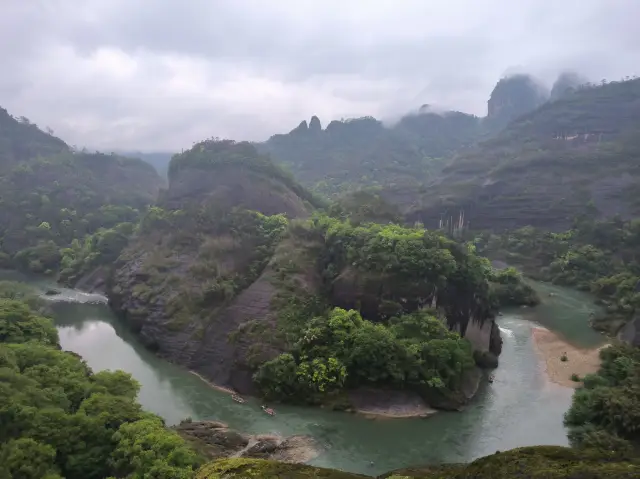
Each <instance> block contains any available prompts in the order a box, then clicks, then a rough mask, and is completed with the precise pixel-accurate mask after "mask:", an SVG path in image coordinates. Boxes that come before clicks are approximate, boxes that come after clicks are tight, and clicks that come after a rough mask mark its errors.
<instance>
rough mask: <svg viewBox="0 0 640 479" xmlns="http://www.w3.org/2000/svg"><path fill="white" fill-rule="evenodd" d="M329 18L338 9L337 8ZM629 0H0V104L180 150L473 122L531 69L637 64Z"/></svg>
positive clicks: (84, 132) (99, 136)
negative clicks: (301, 131) (303, 130)
mask: <svg viewBox="0 0 640 479" xmlns="http://www.w3.org/2000/svg"><path fill="white" fill-rule="evenodd" d="M337 12H340V15H337V14H336V13H337ZM639 16H640V3H638V2H636V1H635V0H618V1H616V2H608V1H605V0H581V1H577V0H567V1H564V2H552V1H547V0H544V1H541V0H522V1H520V2H509V1H507V0H483V1H477V2H468V1H462V0H453V1H447V2H445V1H434V2H424V1H418V0H406V1H404V2H402V3H398V2H392V1H386V0H380V1H376V2H365V1H356V0H354V1H350V2H338V1H334V0H325V1H323V2H313V1H310V0H309V1H296V2H293V1H273V2H268V4H267V3H265V2H262V1H258V0H253V1H252V0H237V1H233V2H229V1H226V0H217V1H212V0H206V1H205V0H192V1H190V2H178V1H175V0H164V1H163V2H156V1H152V0H139V1H136V2H129V1H125V0H88V1H86V2H76V1H72V0H55V1H50V2H25V1H24V0H3V2H2V15H0V61H1V64H2V66H3V75H2V77H1V78H0V105H2V106H3V107H5V108H7V109H8V110H9V111H10V112H12V113H15V114H19V115H25V116H26V117H28V118H29V119H30V120H31V121H33V122H35V123H37V124H38V125H40V126H42V127H45V126H48V127H50V128H52V129H53V130H54V131H55V132H56V134H57V135H59V136H61V137H63V138H65V139H66V140H67V141H68V142H69V143H71V144H74V143H75V144H78V145H79V146H85V145H86V146H87V147H89V148H98V149H105V150H109V149H112V148H126V149H132V150H141V151H161V150H172V151H179V150H180V149H182V148H188V147H189V146H191V144H192V143H193V142H194V141H199V140H201V139H202V138H205V137H209V136H218V137H230V138H235V139H248V140H255V141H262V140H265V139H267V138H268V137H269V136H270V135H272V134H274V133H278V132H284V131H289V130H290V129H291V128H292V127H293V126H295V125H296V124H298V123H299V121H300V119H302V118H310V117H311V116H312V115H318V116H319V117H320V118H321V119H322V120H323V122H327V123H328V122H329V121H330V120H332V119H340V118H343V117H345V118H346V117H359V116H363V115H373V116H375V117H376V118H380V119H385V118H397V117H398V115H399V114H401V113H404V112H408V111H412V110H413V111H415V109H416V108H418V107H419V106H420V105H423V104H432V105H437V106H438V108H442V109H454V110H458V111H463V112H467V113H471V114H476V115H479V116H484V115H486V113H487V103H486V102H487V92H490V91H491V90H492V89H493V87H494V85H495V84H496V82H497V81H498V80H499V79H500V78H501V77H503V76H504V75H505V74H507V73H512V72H522V71H526V72H527V73H530V74H532V75H534V76H535V77H536V78H537V79H539V80H540V81H541V82H543V83H545V84H546V86H547V88H549V89H550V88H551V86H552V84H553V82H554V81H555V79H556V78H557V76H558V74H559V73H561V72H562V71H565V70H570V71H575V72H576V73H578V74H580V75H582V76H584V77H586V78H588V79H590V80H591V81H595V82H599V81H600V79H602V78H607V79H610V80H614V79H620V78H621V77H623V76H626V75H633V74H634V73H638V71H634V70H637V69H638V68H640V67H638V64H637V59H638V58H640V33H639V32H638V29H637V25H636V19H637V18H638V17H639Z"/></svg>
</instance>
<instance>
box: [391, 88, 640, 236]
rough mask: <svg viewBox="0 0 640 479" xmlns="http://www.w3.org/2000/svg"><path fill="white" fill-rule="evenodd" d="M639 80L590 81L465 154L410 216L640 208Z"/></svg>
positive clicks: (473, 220) (538, 223)
mask: <svg viewBox="0 0 640 479" xmlns="http://www.w3.org/2000/svg"><path fill="white" fill-rule="evenodd" d="M638 131H640V79H638V80H629V81H623V82H612V83H609V84H605V85H601V86H597V87H595V86H592V87H583V88H579V89H576V90H575V91H573V92H569V93H568V94H566V95H565V96H564V97H562V98H560V99H558V100H556V101H554V102H550V103H546V104H544V105H543V106H541V107H540V108H538V109H537V110H535V111H533V112H531V113H529V114H527V115H525V116H522V117H520V118H519V119H517V120H515V121H514V122H512V123H511V124H509V126H508V127H507V128H506V129H505V130H504V131H502V132H501V133H499V134H498V135H497V136H496V137H495V138H493V139H489V140H487V141H485V142H483V143H480V144H479V145H477V146H476V147H474V148H471V149H469V150H467V151H465V152H463V153H460V154H458V155H457V156H456V157H454V158H453V160H452V161H451V162H450V163H449V164H447V165H446V166H445V167H444V168H443V170H442V177H441V178H440V179H439V180H438V181H437V182H435V183H434V184H432V185H430V186H429V187H428V188H425V190H424V191H422V192H420V191H417V190H414V192H413V194H411V193H408V192H407V191H394V190H393V188H390V189H389V191H388V192H387V194H386V196H387V197H388V198H390V199H391V200H393V199H394V198H397V199H398V200H400V199H403V201H404V202H405V203H407V200H406V199H405V198H407V197H409V198H411V201H412V202H413V205H410V206H408V207H406V208H405V210H404V211H405V212H406V215H407V217H408V218H409V219H412V220H415V219H420V220H422V221H424V223H425V224H427V225H435V224H437V222H438V221H439V219H440V218H441V217H442V216H446V217H448V216H453V217H457V216H458V213H459V212H460V211H461V210H462V211H464V213H465V218H466V219H467V220H468V221H469V222H470V226H471V227H472V228H475V229H491V230H504V229H513V228H516V227H520V226H527V225H531V226H535V227H543V228H547V229H553V230H558V229H564V228H567V227H569V226H570V225H571V222H572V220H573V218H575V217H576V216H579V215H581V214H583V213H585V212H586V211H587V206H588V205H590V204H592V205H593V206H595V208H596V211H597V213H598V214H599V215H601V216H603V217H612V216H614V215H615V214H620V215H621V216H622V217H623V218H631V217H633V216H635V215H637V214H638V213H639V212H640V211H639V203H638V196H637V194H636V193H635V192H636V191H637V190H638V188H637V187H638V177H639V174H640V170H639V169H638V157H639V156H640V142H639V140H638V138H640V136H639V135H638Z"/></svg>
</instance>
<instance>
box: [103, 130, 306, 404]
mask: <svg viewBox="0 0 640 479" xmlns="http://www.w3.org/2000/svg"><path fill="white" fill-rule="evenodd" d="M247 155H249V156H247ZM250 155H253V157H252V156H250ZM177 162H178V164H177V165H176V164H174V163H172V165H171V168H170V173H169V178H170V184H169V188H168V190H167V191H166V192H165V193H164V194H163V195H162V197H161V199H160V201H159V203H158V207H156V208H155V209H153V210H152V211H151V212H150V215H149V216H148V217H147V218H145V220H144V221H143V224H142V226H141V231H140V233H139V235H138V236H137V238H135V239H134V240H133V241H132V242H131V244H130V245H129V247H128V248H127V249H125V251H124V252H123V254H122V255H121V257H120V258H119V260H118V262H117V263H116V265H115V270H114V273H113V275H112V277H111V278H110V280H109V282H108V285H107V289H108V295H109V299H110V304H111V306H112V308H113V309H114V310H115V311H116V312H117V313H118V314H119V315H121V316H122V317H123V318H124V319H125V320H126V321H127V322H128V323H129V324H130V326H131V327H132V328H133V329H134V330H135V331H136V332H137V333H138V334H139V336H140V338H141V340H142V341H143V342H144V343H145V344H146V345H147V346H148V347H150V348H151V349H153V350H155V351H156V352H157V353H158V354H160V355H161V356H163V357H166V358H167V359H169V360H172V361H175V362H177V363H180V364H183V365H185V366H187V367H189V368H191V369H194V370H196V371H198V372H200V373H202V374H203V375H204V376H206V377H207V378H208V379H210V380H213V381H214V382H216V383H219V384H224V385H228V386H231V387H234V388H236V389H237V390H238V391H240V392H243V393H246V392H251V390H252V382H251V368H250V367H249V365H248V364H249V363H250V362H251V360H257V359H261V360H263V361H264V360H267V359H270V358H271V357H272V356H273V355H274V354H277V352H278V351H271V350H270V349H268V348H265V349H264V350H261V351H257V350H256V348H255V344H253V343H250V342H246V341H245V342H243V341H242V335H241V334H239V333H238V330H239V328H241V327H242V326H246V325H247V324H248V323H251V322H252V321H256V322H260V323H265V324H268V323H269V321H270V320H271V319H272V318H271V315H270V311H269V310H270V304H271V298H272V296H273V294H274V289H273V287H272V286H271V284H270V282H269V278H270V276H271V274H272V273H271V271H270V269H269V267H268V266H267V264H268V262H269V259H270V256H271V254H272V253H273V249H274V248H275V246H276V244H277V241H278V238H279V236H278V234H279V231H280V230H281V227H283V223H282V222H283V221H285V220H284V217H280V216H277V215H279V214H283V215H286V216H287V217H289V218H296V217H300V216H305V215H307V214H308V209H307V204H308V203H306V201H305V200H304V199H303V198H301V197H300V196H299V195H298V194H297V193H296V192H295V191H294V189H295V185H294V186H293V188H292V186H291V185H292V184H291V180H290V179H289V178H288V177H286V176H285V175H283V174H281V172H279V170H277V169H275V167H274V166H273V165H272V164H271V163H269V162H268V160H267V159H264V158H262V157H260V156H259V155H257V153H256V152H255V150H253V148H252V147H250V146H249V147H247V144H235V143H231V144H230V143H228V142H226V143H223V144H219V143H212V144H207V143H205V144H201V145H196V147H194V150H192V151H190V152H187V153H186V154H185V155H184V156H180V155H178V157H177ZM274 215H275V216H274ZM285 224H286V222H285ZM234 337H235V338H236V339H237V341H236V340H234Z"/></svg>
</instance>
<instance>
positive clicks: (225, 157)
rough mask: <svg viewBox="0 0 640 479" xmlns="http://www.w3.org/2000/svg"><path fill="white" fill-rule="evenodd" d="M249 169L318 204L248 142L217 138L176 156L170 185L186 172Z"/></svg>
mask: <svg viewBox="0 0 640 479" xmlns="http://www.w3.org/2000/svg"><path fill="white" fill-rule="evenodd" d="M225 167H230V168H246V169H247V170H250V171H253V172H256V173H259V174H261V175H265V176H267V177H269V178H273V179H275V180H277V181H279V182H282V183H283V184H284V185H285V186H286V187H287V188H289V189H291V190H292V191H293V192H294V193H295V194H296V195H298V196H299V197H300V198H302V199H304V200H306V201H309V202H310V203H312V204H313V203H315V202H316V199H315V198H314V197H313V196H312V195H311V194H310V193H309V192H308V191H307V190H306V189H304V188H303V187H301V186H300V185H299V184H298V182H297V181H296V180H295V179H294V178H293V176H292V175H291V174H290V173H288V172H286V171H285V170H283V169H282V168H280V167H279V166H277V165H276V164H275V163H274V162H273V161H271V159H270V158H269V157H268V156H266V155H260V154H259V153H258V151H257V150H256V149H255V147H254V146H253V145H252V144H251V143H248V142H236V141H233V140H220V139H218V138H213V139H209V140H205V141H202V142H200V143H197V144H195V145H194V146H193V148H190V149H189V150H187V151H184V152H182V153H179V154H176V155H174V156H173V158H172V159H171V163H170V164H169V172H168V176H169V181H175V180H176V179H177V177H178V175H179V173H180V172H181V171H184V170H185V169H195V170H214V169H216V168H219V169H223V168H225Z"/></svg>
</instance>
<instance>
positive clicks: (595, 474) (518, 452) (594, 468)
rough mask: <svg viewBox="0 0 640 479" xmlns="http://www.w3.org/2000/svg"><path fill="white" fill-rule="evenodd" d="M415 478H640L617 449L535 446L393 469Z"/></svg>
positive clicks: (639, 466) (637, 463)
mask: <svg viewBox="0 0 640 479" xmlns="http://www.w3.org/2000/svg"><path fill="white" fill-rule="evenodd" d="M394 475H397V476H407V477H411V478H416V479H418V478H419V479H516V478H517V479H569V478H570V479H605V478H606V479H632V478H637V477H640V460H639V459H637V458H636V459H631V458H628V457H624V456H622V455H620V454H617V453H615V452H610V453H609V452H601V451H584V450H577V449H570V448H566V447H558V446H536V447H524V448H519V449H513V450H511V451H506V452H498V453H496V454H492V455H490V456H485V457H483V458H480V459H478V460H476V461H474V462H472V463H471V464H468V465H462V464H457V465H442V466H436V467H433V466H427V467H425V468H419V467H417V468H408V469H400V470H396V471H393V472H392V473H388V474H385V475H383V476H381V477H382V478H390V477H393V476H394Z"/></svg>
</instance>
